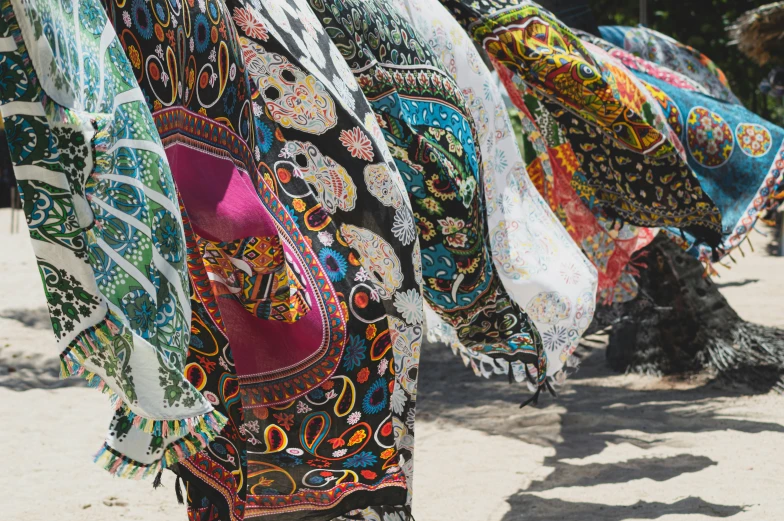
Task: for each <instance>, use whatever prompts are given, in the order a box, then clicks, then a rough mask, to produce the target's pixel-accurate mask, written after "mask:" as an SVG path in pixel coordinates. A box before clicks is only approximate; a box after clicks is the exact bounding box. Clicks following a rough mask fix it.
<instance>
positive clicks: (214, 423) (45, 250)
mask: <svg viewBox="0 0 784 521" xmlns="http://www.w3.org/2000/svg"><path fill="white" fill-rule="evenodd" d="M79 5H80V9H79V11H78V12H73V10H72V9H71V6H70V4H68V5H66V4H61V3H58V2H46V1H39V2H24V3H23V2H10V1H7V0H6V1H4V2H3V3H2V18H1V19H0V34H2V44H0V49H1V50H2V52H1V53H0V61H1V62H2V66H1V67H2V70H3V71H4V73H3V78H4V81H3V82H2V97H0V103H2V108H0V111H2V115H3V122H4V125H5V129H6V132H7V136H8V145H9V152H10V157H11V160H12V161H13V164H14V170H15V176H16V179H17V182H18V186H19V192H20V194H21V196H22V202H23V205H22V206H23V209H24V212H25V215H26V217H27V222H28V226H29V229H30V237H31V239H32V242H33V249H34V251H35V255H36V260H37V263H38V269H39V272H40V274H41V279H42V281H43V284H44V293H45V295H46V300H47V304H48V306H49V313H50V317H51V320H52V328H53V330H54V334H55V337H56V339H57V344H58V347H59V349H60V350H61V354H60V360H61V364H62V365H61V375H62V376H63V377H67V376H76V375H80V376H82V377H84V378H86V379H87V381H88V382H89V384H90V386H91V387H97V388H99V389H102V390H103V391H104V392H106V393H108V394H110V396H111V399H112V401H113V403H114V404H115V406H116V411H115V413H114V417H113V418H112V421H111V425H110V428H109V434H108V436H107V439H106V441H105V443H104V445H103V447H102V448H101V450H100V451H99V453H98V455H97V456H96V461H97V462H98V463H99V464H100V465H102V466H103V467H104V468H106V469H107V470H109V471H110V472H112V473H114V474H116V475H119V476H122V477H135V478H140V477H144V476H149V475H151V474H155V473H157V472H158V471H159V470H160V469H161V468H164V467H168V466H171V465H173V464H174V463H176V462H177V461H179V460H182V459H183V458H186V457H187V456H189V455H191V454H194V453H196V452H198V451H199V450H201V449H202V448H204V447H205V445H206V444H207V442H208V441H209V440H210V439H212V438H213V436H215V434H216V433H217V431H219V430H220V429H221V427H222V426H223V424H224V423H225V421H226V419H225V418H224V417H223V416H222V415H221V414H218V413H216V412H214V410H213V407H212V405H211V404H210V403H209V401H208V400H207V399H205V398H204V397H203V396H202V395H201V394H200V393H199V392H198V391H197V389H195V388H194V387H193V386H192V385H191V384H190V383H188V381H187V380H186V379H185V378H184V377H183V367H184V363H185V356H186V350H187V346H188V341H189V336H190V328H189V318H190V307H189V288H188V285H187V272H186V268H185V243H184V236H183V228H182V222H181V217H180V212H179V209H178V206H177V198H176V194H175V190H174V185H173V183H172V178H171V172H170V169H169V165H168V163H167V161H166V155H165V153H164V152H163V148H162V147H161V142H160V139H159V138H158V134H157V133H156V132H155V127H154V126H153V123H152V119H151V117H150V113H149V111H148V110H147V107H146V105H145V103H144V97H143V94H142V92H141V91H140V90H139V88H138V85H137V83H136V80H135V78H134V76H133V73H132V72H131V68H130V64H129V62H128V60H127V59H126V57H125V55H124V53H123V52H122V49H121V47H120V45H119V42H118V40H117V38H116V37H115V33H114V31H113V29H112V27H111V25H109V23H108V21H107V19H106V16H105V15H104V13H103V11H102V9H101V7H100V4H97V3H95V2H93V1H91V0H84V1H83V2H81V3H80V4H79Z"/></svg>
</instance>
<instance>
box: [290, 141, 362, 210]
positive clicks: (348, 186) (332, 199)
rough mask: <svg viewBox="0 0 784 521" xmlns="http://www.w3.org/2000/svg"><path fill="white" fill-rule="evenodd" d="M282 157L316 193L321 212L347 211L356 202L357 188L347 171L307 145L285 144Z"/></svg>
mask: <svg viewBox="0 0 784 521" xmlns="http://www.w3.org/2000/svg"><path fill="white" fill-rule="evenodd" d="M281 155H283V156H285V157H288V158H290V159H291V160H292V161H293V162H294V164H296V166H297V167H296V170H295V175H298V176H301V177H302V178H303V179H304V180H305V181H306V182H307V183H308V184H309V185H310V186H312V187H313V190H315V192H316V197H318V199H319V201H321V204H322V205H323V206H324V209H325V210H327V211H328V212H329V213H335V212H336V211H337V210H338V209H340V210H343V211H344V212H350V211H351V210H353V209H354V206H355V204H356V202H357V187H356V185H355V184H354V182H353V181H352V180H351V178H350V177H349V176H348V172H346V169H345V168H343V167H342V166H340V165H339V164H337V163H336V162H335V160H334V159H332V158H331V157H329V156H325V155H324V154H322V153H321V152H320V151H319V149H318V148H316V146H315V145H313V144H312V143H310V142H302V141H288V142H286V145H285V147H284V148H283V150H282V151H281Z"/></svg>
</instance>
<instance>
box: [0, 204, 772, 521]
mask: <svg viewBox="0 0 784 521" xmlns="http://www.w3.org/2000/svg"><path fill="white" fill-rule="evenodd" d="M754 242H755V246H756V252H755V253H754V254H751V252H750V251H748V250H747V257H746V258H745V259H741V258H740V255H737V256H736V259H737V260H738V264H737V265H734V266H733V269H732V270H730V271H727V270H722V277H721V278H720V279H718V281H717V282H718V283H719V284H721V285H722V291H723V292H724V293H725V295H727V297H728V298H729V299H730V301H731V302H732V304H733V306H735V308H736V309H737V310H738V311H739V312H740V313H741V315H742V316H743V317H744V318H746V319H749V320H755V321H758V322H760V323H764V324H768V325H776V326H781V327H784V313H782V311H781V303H782V297H781V295H782V294H784V259H782V258H776V257H771V256H768V254H767V252H766V248H765V246H766V243H767V240H766V239H765V238H763V237H760V236H755V241H754ZM48 328H49V325H48V322H47V316H46V311H45V308H44V298H43V292H42V289H41V284H40V281H39V279H38V274H37V271H36V269H35V264H34V258H33V254H32V249H31V247H30V241H29V239H28V238H27V236H26V234H25V233H24V230H23V233H20V234H16V235H10V234H9V212H8V210H0V447H2V452H3V454H2V457H1V458H0V491H2V493H0V521H51V520H57V521H72V520H91V519H100V520H102V521H104V520H107V521H111V520H115V519H122V520H125V519H128V520H131V519H133V520H144V521H177V520H182V521H184V520H185V519H186V517H185V513H184V509H183V507H182V506H180V505H178V504H177V503H176V500H175V496H174V491H173V479H172V478H171V476H170V475H168V474H166V475H165V479H164V485H165V488H163V489H158V490H156V491H153V489H152V487H151V483H150V482H149V481H143V482H135V481H124V480H119V479H113V478H111V477H110V476H108V475H107V474H105V473H104V472H103V471H102V470H100V469H98V468H97V467H95V466H94V465H93V464H92V463H91V454H92V453H93V452H94V451H95V450H96V449H97V448H98V447H99V445H100V443H101V440H102V435H103V432H104V429H105V428H106V426H107V422H108V419H109V416H110V407H109V404H108V402H107V400H106V398H105V397H104V396H102V395H100V394H99V393H97V392H95V391H93V390H91V389H87V388H85V387H84V386H83V385H82V384H81V382H79V381H76V380H74V381H65V382H63V381H59V380H58V379H57V368H58V365H57V357H56V353H55V349H54V342H53V340H52V336H51V332H50V331H49V330H48ZM591 340H592V341H589V342H588V343H589V344H591V345H593V346H594V347H593V348H592V349H586V350H585V351H584V353H585V354H586V358H585V361H584V364H583V367H582V368H581V370H580V371H579V372H578V373H577V374H576V375H575V376H574V377H573V378H571V379H570V381H569V383H568V384H567V386H566V387H565V388H564V390H563V392H562V393H561V395H560V396H559V398H558V399H557V400H555V401H554V400H550V399H545V400H544V403H542V404H540V407H539V408H538V409H524V410H519V409H518V408H517V404H518V403H519V402H520V400H521V399H522V398H523V392H522V390H521V389H520V388H518V387H515V386H509V385H508V384H506V383H505V382H502V381H493V382H491V381H486V380H479V379H477V378H475V377H474V376H473V374H472V373H470V371H468V370H467V369H464V368H463V367H462V366H461V364H460V363H459V362H458V361H457V360H456V359H455V358H454V357H453V356H452V355H451V353H450V352H448V350H447V349H446V348H443V347H441V346H436V345H428V346H426V347H425V349H424V350H423V351H424V352H423V358H422V365H421V371H420V395H419V400H420V406H419V416H418V421H417V456H416V461H415V464H416V499H415V504H414V514H415V515H416V518H417V519H418V520H419V521H447V520H448V521H516V520H536V521H593V520H608V521H616V520H617V521H620V520H646V519H658V520H662V521H675V520H687V521H700V520H709V519H713V518H729V519H732V520H737V521H740V520H754V521H778V520H783V519H784V472H783V471H782V469H784V407H783V406H784V397H783V396H778V395H757V396H751V395H748V394H746V395H744V394H743V393H742V391H741V390H733V389H726V388H722V387H719V386H716V385H715V384H711V383H709V382H705V379H704V378H695V379H693V380H692V381H686V382H684V381H678V380H673V379H663V380H662V379H657V378H650V377H637V376H624V375H616V374H613V373H612V372H610V371H609V370H607V369H606V368H605V367H604V362H603V359H604V353H603V349H602V343H601V338H594V339H591Z"/></svg>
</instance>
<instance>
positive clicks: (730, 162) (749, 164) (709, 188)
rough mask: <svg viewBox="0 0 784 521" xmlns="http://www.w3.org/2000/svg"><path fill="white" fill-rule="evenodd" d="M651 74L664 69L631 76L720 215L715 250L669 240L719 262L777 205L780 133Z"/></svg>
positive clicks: (690, 240)
mask: <svg viewBox="0 0 784 521" xmlns="http://www.w3.org/2000/svg"><path fill="white" fill-rule="evenodd" d="M590 41H591V43H592V44H595V45H598V46H601V47H602V48H603V49H605V50H607V51H608V52H610V53H612V52H613V49H616V48H615V47H614V46H613V45H612V44H611V43H609V42H606V41H604V40H601V39H599V38H595V37H590ZM654 68H655V69H657V70H663V69H665V68H666V67H665V66H663V65H659V64H652V63H649V65H648V66H642V65H639V61H638V62H637V65H635V66H634V68H633V71H634V73H635V74H636V75H637V76H638V78H639V79H640V80H641V81H642V82H644V84H645V86H646V88H647V89H648V90H649V91H650V92H651V93H652V94H653V95H654V97H655V99H656V100H657V102H658V103H659V104H660V105H661V106H662V108H664V110H665V112H666V113H667V114H668V124H669V125H670V127H671V128H672V129H673V131H674V132H675V133H676V135H677V136H678V138H679V139H680V140H681V141H682V142H683V143H684V144H685V147H684V148H685V149H686V150H687V151H688V160H689V166H690V167H691V168H692V170H693V171H694V173H695V175H696V176H697V178H698V179H699V181H700V185H701V186H702V187H703V189H704V190H705V192H706V193H707V194H708V196H710V197H711V199H712V200H714V201H715V202H716V204H717V205H718V207H719V209H720V210H721V214H722V233H723V235H722V242H721V244H720V245H719V247H718V248H714V249H711V248H709V247H708V246H706V245H702V244H701V241H699V239H698V238H696V237H694V236H693V235H691V234H689V233H681V232H679V231H678V230H670V231H669V234H670V235H671V236H672V237H673V238H674V239H675V241H676V242H678V243H679V244H680V245H681V246H683V247H684V248H685V249H687V250H689V251H690V252H691V253H692V254H694V255H695V256H697V257H699V258H700V259H702V260H703V261H706V262H710V261H711V260H714V261H715V260H719V259H721V258H722V257H723V256H724V255H725V254H727V253H728V252H729V251H730V250H732V249H733V248H735V247H737V246H738V245H739V244H740V243H741V242H742V241H744V240H745V239H746V237H747V236H748V234H749V233H750V232H751V229H752V227H753V226H754V223H755V222H756V220H757V218H758V217H759V213H760V212H761V211H763V210H764V209H766V208H771V207H773V206H775V205H776V204H777V200H776V199H775V198H774V197H773V196H774V195H776V193H778V192H779V191H780V190H781V184H782V182H784V171H782V167H784V163H782V158H784V155H782V153H784V150H783V149H782V146H784V129H781V128H780V127H778V126H776V125H773V124H771V123H769V122H767V121H765V120H763V119H762V118H760V117H758V116H757V115H755V114H753V113H751V112H750V111H748V110H746V109H745V108H743V107H741V106H740V105H732V104H729V103H724V102H721V101H718V100H716V99H715V98H714V97H711V96H707V95H705V94H703V93H701V92H697V91H694V90H691V89H683V88H681V87H680V85H679V83H678V82H671V81H668V76H667V75H663V74H651V72H650V71H651V70H653V69H654ZM670 76H671V75H670Z"/></svg>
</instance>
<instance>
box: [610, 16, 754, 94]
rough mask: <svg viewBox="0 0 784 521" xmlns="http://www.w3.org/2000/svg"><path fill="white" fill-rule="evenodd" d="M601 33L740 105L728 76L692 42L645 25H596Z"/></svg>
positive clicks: (615, 42) (708, 92)
mask: <svg viewBox="0 0 784 521" xmlns="http://www.w3.org/2000/svg"><path fill="white" fill-rule="evenodd" d="M596 36H600V37H601V38H603V39H604V40H606V41H608V42H610V43H612V44H613V45H615V46H616V47H619V48H621V49H624V50H626V51H628V52H630V53H631V54H633V55H634V56H637V57H640V58H642V59H644V60H646V61H648V62H651V63H655V64H658V65H664V66H665V67H667V68H668V69H671V70H673V71H675V72H677V73H679V74H682V75H684V76H686V77H687V78H689V79H691V80H692V81H694V82H695V83H696V84H697V85H699V86H700V87H701V88H702V89H704V90H705V93H706V94H708V95H709V96H712V97H714V98H717V99H720V100H722V101H726V102H728V103H732V104H735V105H740V104H741V103H740V100H738V98H737V96H735V94H733V92H732V90H731V89H730V84H729V81H727V76H726V75H725V74H724V71H722V70H721V69H720V68H719V67H718V66H717V65H716V64H715V63H713V60H711V59H710V58H708V57H707V56H705V55H704V54H702V53H701V52H700V51H698V50H696V49H694V48H693V47H691V46H688V45H684V44H683V43H681V42H679V41H677V40H675V39H674V38H671V37H669V36H667V35H665V34H662V33H660V32H658V31H654V30H653V29H650V28H648V27H627V26H622V25H602V26H599V33H598V34H597V35H596Z"/></svg>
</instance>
